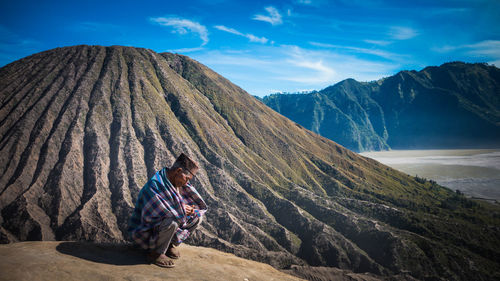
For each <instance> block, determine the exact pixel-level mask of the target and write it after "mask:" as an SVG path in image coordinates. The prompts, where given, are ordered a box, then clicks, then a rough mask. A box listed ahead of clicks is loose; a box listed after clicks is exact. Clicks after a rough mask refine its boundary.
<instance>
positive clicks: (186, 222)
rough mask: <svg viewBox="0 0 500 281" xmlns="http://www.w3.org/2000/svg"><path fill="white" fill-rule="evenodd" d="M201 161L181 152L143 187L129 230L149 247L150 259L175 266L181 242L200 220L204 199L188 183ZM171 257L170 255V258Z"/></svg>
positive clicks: (133, 236) (150, 260)
mask: <svg viewBox="0 0 500 281" xmlns="http://www.w3.org/2000/svg"><path fill="white" fill-rule="evenodd" d="M197 171H198V164H197V163H196V162H194V161H193V160H191V159H190V158H189V157H187V156H186V155H185V154H184V153H182V154H181V155H180V156H179V157H178V158H177V160H176V161H175V163H174V164H173V165H172V167H171V168H170V169H168V168H163V169H161V170H160V171H158V172H157V173H156V174H155V175H154V176H153V177H152V178H151V179H150V180H149V181H148V182H147V183H146V184H145V185H144V187H143V188H142V189H141V191H140V192H139V196H138V198H137V203H136V205H135V209H134V212H133V213H132V216H131V218H130V221H129V227H128V231H129V234H130V236H131V238H132V240H133V241H134V242H136V243H137V244H139V245H140V246H141V247H142V248H144V249H147V250H148V261H149V262H151V263H154V264H155V265H158V266H161V267H174V262H173V261H172V260H171V259H177V258H179V257H180V254H179V251H178V249H176V248H175V246H178V245H179V244H180V243H182V241H183V240H185V239H186V238H187V237H188V236H189V234H190V233H191V232H192V231H193V230H195V229H196V227H197V226H198V225H199V224H200V223H201V220H202V215H203V214H204V213H205V211H206V210H207V205H206V204H205V201H203V199H202V198H201V196H200V194H199V193H198V192H197V191H196V189H195V188H194V187H193V186H192V185H190V184H189V181H190V180H191V179H193V177H194V176H195V174H196V172H197ZM170 258H171V259H170Z"/></svg>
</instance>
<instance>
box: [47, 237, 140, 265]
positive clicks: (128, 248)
mask: <svg viewBox="0 0 500 281" xmlns="http://www.w3.org/2000/svg"><path fill="white" fill-rule="evenodd" d="M56 250H57V251H58V252H60V253H62V254H66V255H70V256H74V257H78V258H81V259H85V260H88V261H93V262H98V263H104V264H112V265H137V264H147V262H146V252H145V251H144V250H142V249H139V248H137V247H135V246H133V245H130V244H113V243H91V242H63V243H61V244H59V245H58V246H57V247H56Z"/></svg>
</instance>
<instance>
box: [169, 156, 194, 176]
mask: <svg viewBox="0 0 500 281" xmlns="http://www.w3.org/2000/svg"><path fill="white" fill-rule="evenodd" d="M172 167H174V168H183V169H186V170H189V171H190V172H191V173H192V174H195V173H196V171H198V163H196V162H195V161H193V160H192V159H191V158H189V157H188V156H187V155H186V154H184V153H181V155H179V157H177V160H175V162H174V164H173V165H172Z"/></svg>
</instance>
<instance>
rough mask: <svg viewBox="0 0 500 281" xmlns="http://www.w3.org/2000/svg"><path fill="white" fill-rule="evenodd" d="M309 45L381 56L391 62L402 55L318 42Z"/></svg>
mask: <svg viewBox="0 0 500 281" xmlns="http://www.w3.org/2000/svg"><path fill="white" fill-rule="evenodd" d="M309 44H311V45H313V46H316V47H322V48H335V49H344V50H349V51H353V52H356V53H362V54H368V55H374V56H379V57H382V58H385V59H390V60H394V59H397V58H400V57H401V55H398V54H395V53H391V52H386V51H383V50H377V49H367V48H359V47H351V46H341V45H332V44H324V43H318V42H309Z"/></svg>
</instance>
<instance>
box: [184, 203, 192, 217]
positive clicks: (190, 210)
mask: <svg viewBox="0 0 500 281" xmlns="http://www.w3.org/2000/svg"><path fill="white" fill-rule="evenodd" d="M184 211H186V215H188V216H191V215H194V207H193V206H190V205H184Z"/></svg>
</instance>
